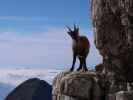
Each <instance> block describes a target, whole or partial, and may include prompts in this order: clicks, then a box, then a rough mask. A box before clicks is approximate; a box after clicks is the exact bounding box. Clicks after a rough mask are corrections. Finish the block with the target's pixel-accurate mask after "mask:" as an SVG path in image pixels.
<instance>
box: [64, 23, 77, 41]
mask: <svg viewBox="0 0 133 100" xmlns="http://www.w3.org/2000/svg"><path fill="white" fill-rule="evenodd" d="M67 28H68V32H67V33H68V34H69V35H70V36H71V38H72V39H74V40H77V38H78V36H79V28H78V27H76V25H75V24H74V29H73V30H72V29H71V28H70V27H68V26H67Z"/></svg>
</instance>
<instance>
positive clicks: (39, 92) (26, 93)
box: [5, 78, 52, 100]
mask: <svg viewBox="0 0 133 100" xmlns="http://www.w3.org/2000/svg"><path fill="white" fill-rule="evenodd" d="M5 100H52V86H51V85H50V84H48V83H47V82H45V81H43V80H40V79H38V78H32V79H29V80H27V81H25V82H23V83H22V84H20V85H19V86H18V87H16V88H15V89H14V90H13V91H12V92H11V93H10V94H9V95H8V96H7V97H6V99H5Z"/></svg>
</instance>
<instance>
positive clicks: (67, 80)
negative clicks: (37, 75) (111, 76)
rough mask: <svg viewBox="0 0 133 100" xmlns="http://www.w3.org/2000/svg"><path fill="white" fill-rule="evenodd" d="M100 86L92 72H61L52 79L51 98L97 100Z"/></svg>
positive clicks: (59, 99) (99, 94) (56, 99)
mask: <svg viewBox="0 0 133 100" xmlns="http://www.w3.org/2000/svg"><path fill="white" fill-rule="evenodd" d="M100 91H101V90H100V87H99V85H98V83H97V77H96V74H95V73H94V72H63V73H62V74H59V75H57V77H56V78H55V80H54V81H53V92H52V94H53V100H99V98H100V96H101V92H100Z"/></svg>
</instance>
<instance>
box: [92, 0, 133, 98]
mask: <svg viewBox="0 0 133 100" xmlns="http://www.w3.org/2000/svg"><path fill="white" fill-rule="evenodd" d="M92 20H93V30H94V36H95V37H94V38H95V45H96V48H97V49H98V50H99V53H100V54H101V55H102V57H103V63H102V64H100V65H97V66H96V72H97V75H98V76H99V83H100V86H101V87H102V88H103V89H105V92H104V93H105V96H106V98H105V99H104V100H106V99H107V100H132V99H133V98H132V95H133V94H132V92H129V91H132V90H133V89H132V85H130V86H129V85H128V84H132V83H133V77H132V76H133V0H92ZM119 91H124V93H120V94H117V93H118V92H119ZM127 91H128V92H127ZM130 98H132V99H130Z"/></svg>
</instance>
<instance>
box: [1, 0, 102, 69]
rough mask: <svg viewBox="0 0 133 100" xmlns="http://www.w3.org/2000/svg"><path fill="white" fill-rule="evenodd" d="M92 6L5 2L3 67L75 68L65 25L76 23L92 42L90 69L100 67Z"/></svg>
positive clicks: (56, 0)
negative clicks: (95, 44) (72, 64)
mask: <svg viewBox="0 0 133 100" xmlns="http://www.w3.org/2000/svg"><path fill="white" fill-rule="evenodd" d="M89 5H90V2H89V0H2V1H1V3H0V12H1V13H0V67H1V68H2V67H11V68H12V67H19V66H20V67H21V66H22V67H33V68H37V67H43V68H54V67H56V68H64V67H65V68H67V67H68V66H71V63H72V50H71V42H72V41H71V38H70V37H69V36H68V35H67V33H66V28H65V26H66V25H68V26H71V27H72V26H73V24H74V23H76V24H78V25H79V26H80V32H81V33H83V35H86V36H87V37H88V38H89V40H90V42H91V52H90V55H89V56H88V59H87V64H88V66H94V65H96V64H98V63H99V62H100V61H101V57H100V55H99V54H98V52H97V50H96V49H95V46H94V44H93V31H92V25H91V17H90V6H89Z"/></svg>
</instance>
